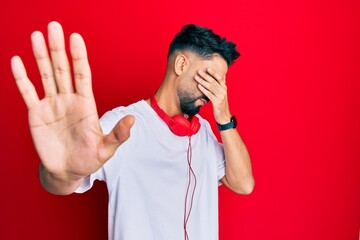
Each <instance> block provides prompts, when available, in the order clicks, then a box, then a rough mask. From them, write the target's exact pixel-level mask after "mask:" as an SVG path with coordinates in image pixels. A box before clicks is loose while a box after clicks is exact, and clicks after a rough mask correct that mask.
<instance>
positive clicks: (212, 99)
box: [198, 84, 216, 102]
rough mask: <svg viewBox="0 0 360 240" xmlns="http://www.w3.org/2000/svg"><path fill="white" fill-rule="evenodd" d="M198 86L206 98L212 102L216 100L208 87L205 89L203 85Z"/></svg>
mask: <svg viewBox="0 0 360 240" xmlns="http://www.w3.org/2000/svg"><path fill="white" fill-rule="evenodd" d="M198 88H199V89H200V91H201V92H202V93H203V94H204V95H205V96H206V97H207V98H208V99H210V101H211V102H214V101H215V100H216V97H215V95H214V94H212V92H210V91H209V90H208V89H206V88H205V87H204V86H203V85H201V84H198Z"/></svg>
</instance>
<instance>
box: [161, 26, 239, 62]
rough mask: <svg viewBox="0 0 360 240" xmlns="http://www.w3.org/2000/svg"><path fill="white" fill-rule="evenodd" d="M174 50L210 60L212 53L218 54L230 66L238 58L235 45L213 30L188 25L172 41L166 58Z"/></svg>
mask: <svg viewBox="0 0 360 240" xmlns="http://www.w3.org/2000/svg"><path fill="white" fill-rule="evenodd" d="M176 50H188V51H191V52H194V53H197V54H198V55H199V56H201V57H203V58H205V59H210V58H211V57H212V55H213V54H214V53H218V54H219V55H220V56H221V57H223V58H224V59H225V61H226V62H227V64H228V66H230V65H231V64H232V63H233V62H234V61H235V59H237V58H238V57H239V56H240V53H239V52H238V51H237V50H236V44H235V43H233V42H229V41H226V38H222V37H221V36H219V35H218V34H215V33H214V31H213V30H211V29H208V28H205V27H200V26H197V25H194V24H188V25H185V26H183V27H182V29H181V31H180V32H179V33H177V34H176V35H175V37H174V39H173V40H172V42H171V44H170V47H169V53H168V56H170V55H171V54H172V53H174V52H175V51H176Z"/></svg>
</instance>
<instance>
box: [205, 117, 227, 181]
mask: <svg viewBox="0 0 360 240" xmlns="http://www.w3.org/2000/svg"><path fill="white" fill-rule="evenodd" d="M202 123H203V124H204V125H205V127H206V131H207V134H208V141H209V147H210V148H211V152H212V154H213V156H214V158H215V162H216V163H215V164H216V171H217V180H218V181H219V185H221V184H222V183H221V182H220V179H222V178H223V177H224V176H225V153H224V147H223V145H222V144H221V143H220V142H219V141H218V140H217V138H216V136H215V134H214V133H213V131H212V129H211V127H210V124H209V122H208V121H206V120H204V119H202Z"/></svg>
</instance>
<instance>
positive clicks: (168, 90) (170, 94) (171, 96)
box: [147, 76, 183, 117]
mask: <svg viewBox="0 0 360 240" xmlns="http://www.w3.org/2000/svg"><path fill="white" fill-rule="evenodd" d="M176 82H177V81H176V79H175V78H170V77H169V76H165V78H164V80H163V82H162V83H161V85H160V87H159V89H158V90H157V91H156V93H155V98H156V101H157V103H158V105H159V107H160V108H161V109H162V110H164V111H165V112H166V114H167V115H169V116H170V117H173V116H175V115H180V114H183V113H182V111H181V108H180V100H179V97H178V95H177V90H176V87H177V86H176ZM147 102H148V103H149V104H150V99H148V100H147Z"/></svg>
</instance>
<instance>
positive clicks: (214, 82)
mask: <svg viewBox="0 0 360 240" xmlns="http://www.w3.org/2000/svg"><path fill="white" fill-rule="evenodd" d="M195 80H196V81H197V82H198V83H199V85H198V87H199V89H200V91H202V92H203V93H204V94H205V95H206V96H207V97H208V98H209V99H210V101H211V102H212V104H213V110H214V117H215V120H216V122H217V123H219V124H226V123H228V122H230V118H231V116H232V115H231V113H230V109H229V104H228V99H227V87H226V84H225V76H221V75H219V74H218V73H216V72H215V71H214V70H212V69H210V68H209V69H207V71H206V72H204V71H201V70H200V71H199V72H198V76H197V77H195ZM220 134H221V139H222V142H223V146H224V152H225V161H226V167H225V176H224V177H223V178H222V179H221V182H222V183H223V184H224V185H225V186H227V187H228V188H229V189H231V190H232V191H234V192H236V193H239V194H245V195H246V194H250V193H251V192H252V190H253V188H254V184H255V181H254V177H253V175H252V168H251V160H250V156H249V153H248V151H247V148H246V146H245V144H244V142H243V141H242V139H241V137H240V134H239V133H238V131H237V130H236V129H228V130H225V131H221V132H220Z"/></svg>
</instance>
